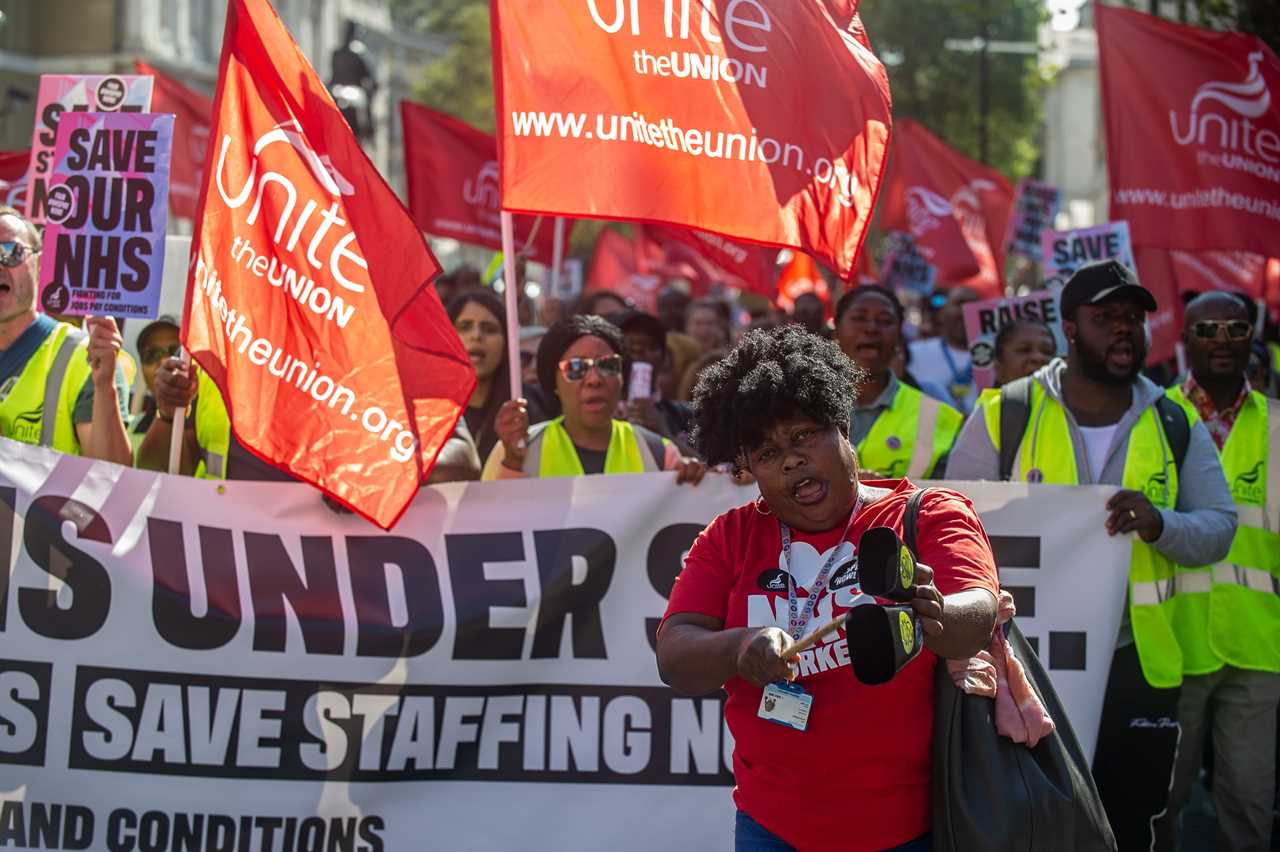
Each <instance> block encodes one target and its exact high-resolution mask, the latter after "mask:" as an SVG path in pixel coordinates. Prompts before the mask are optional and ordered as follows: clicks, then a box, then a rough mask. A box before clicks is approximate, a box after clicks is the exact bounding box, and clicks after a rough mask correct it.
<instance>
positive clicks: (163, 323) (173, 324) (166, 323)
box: [137, 314, 182, 352]
mask: <svg viewBox="0 0 1280 852" xmlns="http://www.w3.org/2000/svg"><path fill="white" fill-rule="evenodd" d="M162 328H172V329H173V330H174V331H181V330H182V329H181V328H180V327H179V326H178V320H177V318H175V317H172V316H170V315H168V314H163V315H161V316H160V317H159V318H157V319H155V320H153V321H152V322H149V323H147V325H146V326H145V327H144V328H143V329H142V331H140V332H138V344H137V345H138V351H139V352H141V351H142V350H143V349H144V348H145V347H146V341H147V338H148V337H150V336H151V335H152V334H153V333H155V332H157V331H159V330H160V329H162Z"/></svg>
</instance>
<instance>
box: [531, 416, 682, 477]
mask: <svg viewBox="0 0 1280 852" xmlns="http://www.w3.org/2000/svg"><path fill="white" fill-rule="evenodd" d="M666 443H667V442H666V439H665V438H664V439H663V446H664V447H665V446H666ZM522 470H524V472H525V473H526V474H527V475H529V476H536V477H539V478H542V479H546V478H548V477H553V476H582V475H583V474H584V473H585V471H583V469H582V460H581V459H579V458H578V451H577V449H575V448H574V446H573V440H572V439H571V438H570V437H569V432H568V430H567V429H565V428H564V418H563V417H557V418H556V419H555V420H549V421H547V422H546V423H541V424H539V425H537V426H534V427H533V428H532V429H530V430H529V449H528V451H527V452H526V454H525V457H524V465H523V466H522ZM661 470H662V460H660V459H655V458H654V457H653V451H652V450H650V449H649V445H648V442H646V441H645V440H644V438H642V437H641V436H640V435H638V434H636V430H635V429H633V428H631V424H630V423H628V422H627V421H625V420H614V421H613V433H612V434H611V435H610V436H609V449H608V451H607V452H606V453H605V457H604V472H605V473H654V472H657V471H661Z"/></svg>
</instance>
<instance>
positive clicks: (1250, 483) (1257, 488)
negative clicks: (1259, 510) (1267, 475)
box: [1231, 461, 1265, 505]
mask: <svg viewBox="0 0 1280 852" xmlns="http://www.w3.org/2000/svg"><path fill="white" fill-rule="evenodd" d="M1263 491H1264V487H1263V484H1262V462H1261V461H1259V462H1258V463H1257V464H1255V465H1254V466H1253V467H1252V468H1250V469H1249V470H1247V471H1245V472H1244V473H1242V474H1240V475H1239V476H1237V477H1236V480H1235V482H1233V483H1231V496H1232V497H1233V498H1235V501H1236V502H1237V503H1255V504H1259V505H1260V504H1261V503H1262V502H1263V499H1264V496H1265V495H1264V494H1263Z"/></svg>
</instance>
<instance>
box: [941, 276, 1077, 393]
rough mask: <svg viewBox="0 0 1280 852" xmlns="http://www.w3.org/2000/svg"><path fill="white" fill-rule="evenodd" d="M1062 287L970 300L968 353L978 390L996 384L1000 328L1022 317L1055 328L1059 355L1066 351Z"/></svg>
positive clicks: (967, 307)
mask: <svg viewBox="0 0 1280 852" xmlns="http://www.w3.org/2000/svg"><path fill="white" fill-rule="evenodd" d="M1061 297H1062V288H1061V287H1055V288H1053V289H1052V290H1036V291H1035V292H1032V293H1028V294H1027V295H1025V296H1013V297H1009V298H1005V299H987V300H986V301H982V302H967V303H966V304H965V305H964V332H965V335H966V336H967V337H968V339H969V354H970V356H971V357H972V359H973V381H974V383H975V384H977V386H978V389H979V390H985V389H986V388H989V387H992V386H993V385H994V384H995V378H996V337H997V336H998V335H999V334H1000V331H1001V329H1003V328H1006V327H1007V326H1011V325H1014V324H1015V323H1018V322H1021V321H1023V320H1039V321H1040V322H1043V323H1044V324H1045V325H1047V326H1049V330H1050V331H1052V332H1053V340H1054V345H1055V346H1056V347H1057V354H1058V355H1066V354H1067V339H1066V337H1064V336H1063V334H1062V314H1061V312H1060V311H1059V309H1058V308H1059V304H1060V303H1061Z"/></svg>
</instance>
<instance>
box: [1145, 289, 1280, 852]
mask: <svg viewBox="0 0 1280 852" xmlns="http://www.w3.org/2000/svg"><path fill="white" fill-rule="evenodd" d="M1252 335H1253V324H1252V323H1251V322H1250V321H1249V311H1248V309H1247V307H1246V305H1245V303H1244V300H1243V299H1241V298H1240V297H1239V296H1236V295H1234V294H1232V293H1224V292H1212V293H1205V294H1204V295H1201V296H1198V297H1196V299H1195V300H1194V301H1192V302H1191V303H1190V304H1189V305H1187V310H1186V319H1185V321H1184V326H1183V332H1182V341H1183V344H1184V345H1185V346H1186V350H1187V361H1188V362H1189V363H1190V365H1191V375H1190V376H1189V377H1188V378H1187V380H1186V381H1185V382H1184V383H1183V384H1182V385H1181V386H1180V387H1176V388H1174V389H1173V390H1171V391H1170V392H1169V396H1170V397H1171V398H1172V399H1174V400H1176V401H1177V402H1178V403H1180V404H1181V405H1182V406H1183V407H1184V408H1185V409H1186V410H1187V412H1188V413H1189V414H1192V413H1193V414H1195V415H1198V416H1199V417H1200V419H1201V420H1202V421H1203V422H1204V424H1205V426H1206V427H1208V429H1209V434H1210V435H1211V436H1212V437H1213V440H1214V443H1215V444H1217V446H1218V450H1219V452H1220V453H1221V454H1222V466H1223V468H1224V469H1225V470H1226V473H1227V482H1228V483H1229V484H1230V487H1231V499H1232V500H1234V501H1235V505H1236V513H1237V514H1238V515H1239V517H1240V526H1239V529H1237V530H1236V536H1235V540H1234V541H1233V542H1232V544H1231V552H1230V553H1228V554H1227V558H1226V560H1225V561H1223V562H1219V563H1218V564H1216V565H1205V566H1202V567H1199V568H1182V567H1181V566H1179V569H1178V571H1179V573H1178V578H1177V579H1178V581H1179V583H1180V584H1181V586H1182V588H1180V589H1179V593H1178V597H1179V606H1178V610H1177V613H1176V616H1175V618H1174V622H1173V629H1174V632H1175V633H1176V634H1177V637H1178V643H1179V644H1180V645H1181V648H1182V670H1183V673H1184V674H1185V679H1184V681H1183V684H1182V696H1181V698H1180V700H1179V702H1178V723H1179V725H1181V726H1182V741H1181V742H1180V743H1179V745H1178V760H1177V765H1176V767H1175V770H1174V784H1173V788H1172V790H1171V791H1170V795H1169V816H1168V819H1167V820H1162V821H1161V823H1160V824H1159V825H1160V826H1161V827H1163V828H1164V829H1167V831H1168V833H1169V834H1173V833H1175V832H1176V828H1177V819H1178V813H1179V811H1180V810H1181V809H1182V808H1183V807H1184V806H1185V805H1186V803H1187V801H1188V799H1189V798H1190V794H1191V785H1192V782H1193V781H1194V780H1195V778H1196V776H1197V775H1198V774H1199V772H1200V764H1201V758H1202V757H1203V753H1204V741H1205V738H1206V736H1207V735H1208V732H1209V728H1210V727H1211V728H1212V731H1213V750H1214V773H1213V804H1214V810H1215V812H1216V813H1217V817H1218V843H1217V846H1218V848H1219V849H1230V850H1255V849H1256V850H1259V852H1262V850H1267V849H1270V848H1271V833H1272V825H1271V822H1272V820H1271V803H1272V796H1273V793H1274V790H1275V777H1276V764H1275V756H1276V750H1275V733H1276V705H1277V703H1280V629H1277V627H1278V626H1280V596H1277V595H1276V592H1275V590H1276V588H1277V584H1278V583H1280V402H1276V401H1275V400H1268V399H1267V398H1266V397H1265V396H1263V395H1262V394H1260V393H1258V392H1257V391H1256V390H1253V389H1252V388H1251V387H1250V385H1249V382H1248V381H1247V380H1246V379H1245V368H1246V365H1247V364H1248V362H1249V354H1250V353H1249V350H1250V338H1251V337H1252Z"/></svg>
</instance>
